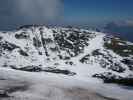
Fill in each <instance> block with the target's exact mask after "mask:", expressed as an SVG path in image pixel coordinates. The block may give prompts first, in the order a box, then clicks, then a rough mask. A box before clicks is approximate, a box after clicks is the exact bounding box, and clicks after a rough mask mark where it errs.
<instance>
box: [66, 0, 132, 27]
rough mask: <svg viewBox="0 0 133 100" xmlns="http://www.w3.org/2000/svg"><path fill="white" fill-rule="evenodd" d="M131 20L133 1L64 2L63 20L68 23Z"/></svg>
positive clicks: (79, 0)
mask: <svg viewBox="0 0 133 100" xmlns="http://www.w3.org/2000/svg"><path fill="white" fill-rule="evenodd" d="M132 18H133V0H64V19H65V20H66V22H70V23H94V24H95V23H96V24H98V23H101V22H107V21H112V20H113V21H114V20H131V19H132Z"/></svg>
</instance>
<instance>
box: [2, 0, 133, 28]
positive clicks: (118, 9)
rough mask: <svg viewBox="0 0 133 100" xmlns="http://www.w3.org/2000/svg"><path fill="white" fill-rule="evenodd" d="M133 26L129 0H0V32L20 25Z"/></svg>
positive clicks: (131, 8) (132, 4) (132, 10)
mask: <svg viewBox="0 0 133 100" xmlns="http://www.w3.org/2000/svg"><path fill="white" fill-rule="evenodd" d="M112 20H115V21H117V20H128V21H129V20H131V22H133V21H132V20H133V0H0V29H9V28H14V27H16V26H18V25H23V24H43V23H44V24H70V25H71V24H78V25H83V24H85V25H90V24H91V25H97V24H102V23H105V22H108V21H112Z"/></svg>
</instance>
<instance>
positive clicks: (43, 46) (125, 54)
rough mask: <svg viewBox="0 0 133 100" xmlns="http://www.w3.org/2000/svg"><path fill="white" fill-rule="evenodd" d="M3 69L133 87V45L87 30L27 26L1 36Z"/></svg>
mask: <svg viewBox="0 0 133 100" xmlns="http://www.w3.org/2000/svg"><path fill="white" fill-rule="evenodd" d="M0 66H1V67H4V68H9V69H14V70H21V71H28V72H46V73H55V74H60V75H66V76H72V77H80V78H86V79H87V78H89V77H91V78H96V79H103V81H104V82H109V83H118V84H123V85H133V43H131V42H129V41H125V40H122V39H121V38H119V37H115V36H111V35H108V34H106V33H101V32H96V31H89V30H85V29H78V28H72V27H71V28H63V27H54V28H50V27H46V26H37V25H27V26H22V27H20V28H19V29H17V30H15V31H8V32H0Z"/></svg>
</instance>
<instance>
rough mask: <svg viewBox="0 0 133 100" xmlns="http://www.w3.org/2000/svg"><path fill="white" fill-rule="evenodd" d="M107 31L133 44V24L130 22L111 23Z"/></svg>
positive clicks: (107, 26) (106, 28)
mask: <svg viewBox="0 0 133 100" xmlns="http://www.w3.org/2000/svg"><path fill="white" fill-rule="evenodd" d="M104 29H105V31H107V32H109V33H112V34H114V35H119V36H120V37H122V38H124V39H127V40H129V41H132V42H133V24H132V23H131V22H130V23H129V22H110V23H108V24H106V25H105V27H104Z"/></svg>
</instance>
